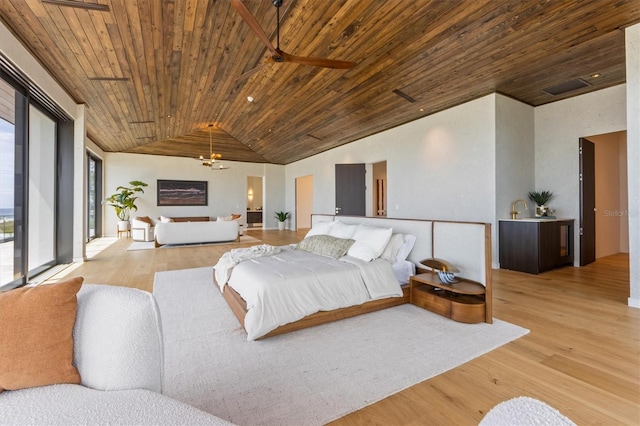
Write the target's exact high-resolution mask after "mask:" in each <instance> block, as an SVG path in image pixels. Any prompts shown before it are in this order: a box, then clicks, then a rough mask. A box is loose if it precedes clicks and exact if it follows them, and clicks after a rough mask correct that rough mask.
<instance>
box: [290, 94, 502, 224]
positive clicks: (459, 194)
mask: <svg viewBox="0 0 640 426" xmlns="http://www.w3.org/2000/svg"><path fill="white" fill-rule="evenodd" d="M494 104H495V95H489V96H485V97H482V98H480V99H476V100H474V101H471V102H467V103H466V104H463V105H460V106H457V107H454V108H451V109H449V110H447V111H443V112H440V113H437V114H434V115H431V116H428V117H424V118H421V119H419V120H416V121H413V122H411V123H407V124H404V125H402V126H399V127H396V128H393V129H390V130H387V131H385V132H382V133H378V134H376V135H373V136H369V137H366V138H364V139H361V140H359V141H356V142H353V143H350V144H347V145H343V146H341V147H338V148H335V149H332V150H330V151H327V152H324V153H322V154H318V155H315V156H313V157H311V158H307V159H304V160H300V161H297V162H295V163H292V164H289V165H287V166H286V168H285V170H286V194H287V198H286V200H287V208H288V210H293V208H294V204H295V179H296V178H298V177H301V176H306V175H309V174H312V175H313V177H314V179H313V183H314V185H313V186H314V188H313V201H314V206H313V210H314V212H315V213H327V214H333V213H334V209H335V176H334V170H335V164H341V163H367V164H371V163H377V162H380V161H386V162H387V182H388V193H387V194H388V197H387V206H388V217H390V218H423V219H449V220H469V221H481V222H494V220H495V173H494V170H495V120H494V117H495V107H494Z"/></svg>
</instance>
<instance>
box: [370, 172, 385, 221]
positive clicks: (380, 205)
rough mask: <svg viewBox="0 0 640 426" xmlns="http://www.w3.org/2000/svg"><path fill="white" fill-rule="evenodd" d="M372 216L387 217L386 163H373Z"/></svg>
mask: <svg viewBox="0 0 640 426" xmlns="http://www.w3.org/2000/svg"><path fill="white" fill-rule="evenodd" d="M372 171H373V173H372V175H373V182H372V185H371V186H372V188H373V209H372V211H373V215H374V216H383V217H384V216H386V215H387V162H386V161H381V162H379V163H373V167H372Z"/></svg>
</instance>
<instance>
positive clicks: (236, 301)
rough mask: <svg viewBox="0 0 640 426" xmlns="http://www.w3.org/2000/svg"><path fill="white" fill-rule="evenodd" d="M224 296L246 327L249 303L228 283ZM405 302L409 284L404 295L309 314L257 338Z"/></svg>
mask: <svg viewBox="0 0 640 426" xmlns="http://www.w3.org/2000/svg"><path fill="white" fill-rule="evenodd" d="M216 285H217V284H216ZM222 296H223V297H224V299H225V300H226V301H227V303H228V304H229V307H230V308H231V310H232V311H233V313H234V315H235V316H236V318H238V321H240V324H241V325H242V327H243V328H244V317H245V315H247V303H246V302H245V301H244V299H243V298H242V297H241V296H240V295H239V294H238V292H236V291H235V290H234V289H232V288H231V287H230V286H228V285H225V286H224V290H223V291H222ZM405 303H409V284H406V285H403V286H402V297H388V298H385V299H379V300H371V301H369V302H365V303H363V304H362V305H356V306H348V307H346V308H340V309H336V310H333V311H319V312H316V313H315V314H311V315H308V316H306V317H304V318H302V319H300V320H298V321H294V322H290V323H289V324H285V325H281V326H280V327H278V328H276V329H275V330H271V331H270V332H269V333H267V334H265V335H264V336H262V337H259V338H258V339H257V340H261V339H266V338H267V337H273V336H277V335H278V334H284V333H289V332H291V331H296V330H302V329H304V328H309V327H314V326H316V325H321V324H327V323H330V322H334V321H339V320H341V319H345V318H350V317H355V316H357V315H362V314H368V313H369V312H375V311H379V310H382V309H387V308H391V307H393V306H398V305H403V304H405Z"/></svg>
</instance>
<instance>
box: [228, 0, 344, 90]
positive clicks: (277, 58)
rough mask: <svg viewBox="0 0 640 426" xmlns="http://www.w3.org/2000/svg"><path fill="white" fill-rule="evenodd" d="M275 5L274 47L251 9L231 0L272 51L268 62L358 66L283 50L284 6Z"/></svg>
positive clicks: (279, 0)
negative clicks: (282, 19)
mask: <svg viewBox="0 0 640 426" xmlns="http://www.w3.org/2000/svg"><path fill="white" fill-rule="evenodd" d="M271 2H272V3H273V5H274V6H275V7H276V10H277V15H276V46H275V47H274V46H273V44H272V43H271V40H269V37H267V34H266V33H265V32H264V30H263V29H262V27H261V26H260V24H259V23H258V21H257V20H256V18H255V17H254V16H253V15H252V14H251V12H250V11H249V9H247V7H246V6H245V4H244V3H243V2H242V0H231V5H232V6H233V7H234V9H236V11H237V12H238V13H239V14H240V16H241V17H242V19H244V21H245V22H246V23H247V25H249V28H251V30H252V31H253V32H254V33H255V34H256V35H257V36H258V38H259V39H260V41H262V43H263V44H264V45H265V46H266V47H267V49H268V50H269V52H271V61H269V62H267V64H268V63H271V62H292V63H296V64H301V65H310V66H314V67H323V68H335V69H349V68H353V67H355V66H356V63H355V62H349V61H339V60H335V59H323V58H312V57H307V56H295V55H290V54H289V53H286V52H283V51H282V50H281V49H280V6H282V0H271ZM263 66H264V64H263V65H261V66H258V67H256V68H254V69H252V70H249V71H247V72H245V73H244V74H242V75H241V76H240V77H238V79H239V80H240V79H242V78H246V77H249V76H250V75H252V74H254V73H255V72H256V71H258V70H259V69H261V68H262V67H263Z"/></svg>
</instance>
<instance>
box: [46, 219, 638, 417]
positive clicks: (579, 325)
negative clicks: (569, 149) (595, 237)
mask: <svg viewBox="0 0 640 426" xmlns="http://www.w3.org/2000/svg"><path fill="white" fill-rule="evenodd" d="M305 231H306V230H300V231H298V232H294V231H260V230H255V231H248V235H251V236H253V237H255V238H258V239H260V240H262V241H263V242H265V243H269V244H273V245H281V244H288V243H293V242H297V241H299V240H300V239H301V238H302V237H303V236H304V234H305ZM130 243H131V240H130V239H120V240H118V241H116V242H115V243H114V244H112V245H110V246H109V247H107V248H106V249H104V250H103V251H102V252H100V253H99V254H97V255H95V256H94V257H92V258H91V259H90V260H89V261H87V262H85V263H83V264H80V265H79V266H77V267H74V268H68V269H67V270H65V271H63V272H62V273H60V274H58V275H57V276H55V277H54V278H53V280H54V281H55V280H58V279H61V278H63V277H66V276H84V277H85V282H87V283H106V284H113V285H123V286H129V287H135V288H140V289H143V290H148V291H151V290H152V287H153V276H154V273H155V272H156V271H165V270H172V269H184V268H194V267H200V266H208V265H214V264H215V263H216V261H217V260H218V257H219V256H220V255H221V254H222V253H224V252H225V251H226V250H228V249H230V248H233V247H240V246H248V245H251V244H239V243H235V244H233V245H226V246H205V247H188V248H172V249H156V250H146V251H126V248H127V247H128V245H129V244H130ZM493 285H494V290H493V297H494V299H493V309H494V312H493V313H494V317H495V318H499V319H501V320H504V321H508V322H511V323H514V324H517V325H520V326H522V327H525V328H528V329H529V330H531V331H530V333H529V334H528V335H526V336H524V337H522V338H520V339H518V340H516V341H514V342H511V343H509V344H507V345H505V346H502V347H501V348H498V349H497V350H494V351H492V352H490V353H488V354H486V355H483V356H481V357H479V358H476V359H474V360H472V361H471V362H468V363H466V364H464V365H462V366H460V367H458V368H456V369H453V370H451V371H448V372H446V373H444V374H441V375H439V376H437V377H435V378H433V379H430V380H427V381H425V382H422V383H419V384H417V385H415V386H412V387H411V388H409V389H406V390H404V391H402V392H400V393H398V394H395V395H392V396H390V397H388V398H386V399H384V400H382V401H380V402H378V403H375V404H373V405H370V406H368V407H366V408H364V409H362V410H360V411H356V412H354V413H352V414H350V415H347V416H346V417H343V418H341V419H339V420H337V421H335V422H334V423H332V424H333V425H362V424H367V425H371V424H373V425H449V424H455V425H474V424H477V423H478V422H479V421H480V420H481V419H482V417H483V416H484V414H486V412H487V411H488V410H489V409H491V407H493V406H495V405H496V404H498V403H499V402H501V401H504V400H507V399H510V398H513V397H517V396H530V397H533V398H537V399H539V400H542V401H544V402H546V403H547V404H549V405H551V406H553V407H555V408H556V409H558V410H560V411H561V412H562V413H563V414H564V415H566V416H568V417H569V418H570V419H572V420H573V421H574V422H576V423H577V424H579V425H588V424H602V425H637V424H640V310H638V309H634V308H629V307H628V306H627V297H628V296H629V272H628V256H627V255H624V254H618V255H614V256H610V257H606V258H602V259H599V260H598V261H597V262H595V263H593V264H591V265H588V266H586V267H582V268H573V267H565V268H562V269H558V270H554V271H550V272H546V273H544V274H540V275H529V274H523V273H519V272H513V271H506V270H496V271H494V273H493ZM407 327H411V324H407ZM381 344H383V342H381ZM389 362H394V361H393V360H389ZM423 362H424V363H428V362H429V360H428V359H424V361H423ZM415 368H420V365H419V364H418V365H415Z"/></svg>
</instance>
